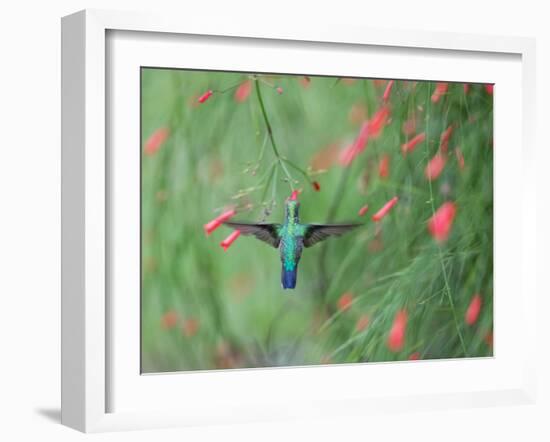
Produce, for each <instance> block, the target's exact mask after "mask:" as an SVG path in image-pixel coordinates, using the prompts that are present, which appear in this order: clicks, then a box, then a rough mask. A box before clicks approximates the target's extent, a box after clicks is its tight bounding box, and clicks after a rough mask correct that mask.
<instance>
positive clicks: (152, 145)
mask: <svg viewBox="0 0 550 442" xmlns="http://www.w3.org/2000/svg"><path fill="white" fill-rule="evenodd" d="M169 135H170V130H169V129H168V128H167V127H161V128H160V129H157V130H156V131H155V132H153V134H152V135H151V136H150V137H149V138H148V139H147V141H146V142H145V149H144V152H145V155H154V154H155V153H156V152H157V151H158V150H159V149H160V148H161V146H162V145H163V143H164V142H165V141H166V139H167V138H168V136H169Z"/></svg>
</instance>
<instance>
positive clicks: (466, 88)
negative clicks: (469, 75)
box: [462, 83, 470, 94]
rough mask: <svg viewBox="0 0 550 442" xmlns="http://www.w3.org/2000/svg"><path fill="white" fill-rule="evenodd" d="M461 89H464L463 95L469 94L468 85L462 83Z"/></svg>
mask: <svg viewBox="0 0 550 442" xmlns="http://www.w3.org/2000/svg"><path fill="white" fill-rule="evenodd" d="M462 87H463V88H464V93H465V94H467V93H468V92H470V85H469V84H468V83H464V84H463V85H462Z"/></svg>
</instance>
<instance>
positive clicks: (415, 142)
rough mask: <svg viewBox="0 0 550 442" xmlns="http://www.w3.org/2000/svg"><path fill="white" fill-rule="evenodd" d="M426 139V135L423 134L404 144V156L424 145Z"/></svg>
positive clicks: (402, 149) (402, 147) (402, 148)
mask: <svg viewBox="0 0 550 442" xmlns="http://www.w3.org/2000/svg"><path fill="white" fill-rule="evenodd" d="M425 139H426V134H425V133H424V132H422V133H420V134H418V135H416V136H414V137H413V138H411V139H410V140H409V142H407V143H405V144H403V145H402V146H401V151H402V152H403V154H406V153H409V152H412V151H413V150H414V149H415V148H416V146H417V145H419V144H420V143H422V142H423V141H424V140H425Z"/></svg>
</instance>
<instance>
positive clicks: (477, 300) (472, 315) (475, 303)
mask: <svg viewBox="0 0 550 442" xmlns="http://www.w3.org/2000/svg"><path fill="white" fill-rule="evenodd" d="M481 304H482V302H481V296H480V295H479V294H477V293H476V294H475V295H474V296H473V297H472V300H471V301H470V305H469V306H468V309H467V310H466V314H465V315H464V320H465V321H466V324H468V325H474V324H475V323H476V321H477V318H478V317H479V312H480V311H481Z"/></svg>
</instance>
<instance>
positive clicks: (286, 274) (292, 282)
mask: <svg viewBox="0 0 550 442" xmlns="http://www.w3.org/2000/svg"><path fill="white" fill-rule="evenodd" d="M297 276H298V266H294V268H293V269H292V270H286V269H285V267H284V266H283V271H282V273H281V284H282V285H283V289H293V288H294V287H296V277H297Z"/></svg>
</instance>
